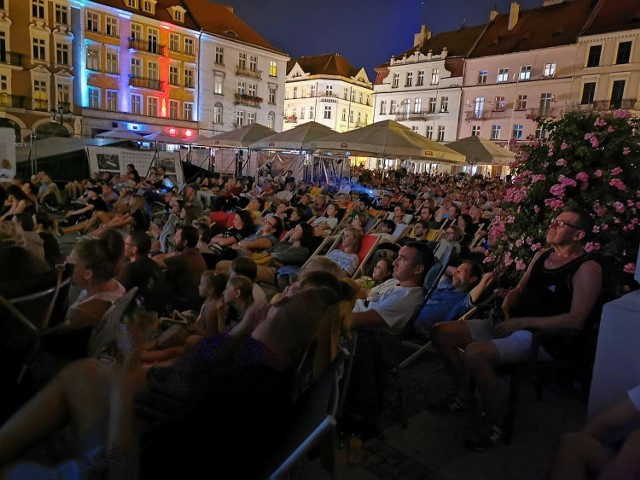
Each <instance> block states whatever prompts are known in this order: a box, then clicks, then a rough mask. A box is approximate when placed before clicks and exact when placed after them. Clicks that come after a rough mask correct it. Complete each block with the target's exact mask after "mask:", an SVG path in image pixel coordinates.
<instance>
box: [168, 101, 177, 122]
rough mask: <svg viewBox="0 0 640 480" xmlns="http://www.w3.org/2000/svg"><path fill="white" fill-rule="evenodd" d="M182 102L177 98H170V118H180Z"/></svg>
mask: <svg viewBox="0 0 640 480" xmlns="http://www.w3.org/2000/svg"><path fill="white" fill-rule="evenodd" d="M179 106H180V102H178V101H177V100H169V118H173V119H175V118H178V107H179Z"/></svg>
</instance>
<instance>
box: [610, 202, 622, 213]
mask: <svg viewBox="0 0 640 480" xmlns="http://www.w3.org/2000/svg"><path fill="white" fill-rule="evenodd" d="M613 208H614V209H615V211H616V212H618V213H624V204H623V203H622V202H617V201H616V202H613Z"/></svg>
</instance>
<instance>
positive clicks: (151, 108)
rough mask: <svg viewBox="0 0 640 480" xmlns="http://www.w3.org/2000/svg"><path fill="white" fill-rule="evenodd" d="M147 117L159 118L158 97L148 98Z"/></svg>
mask: <svg viewBox="0 0 640 480" xmlns="http://www.w3.org/2000/svg"><path fill="white" fill-rule="evenodd" d="M147 115H150V116H152V117H157V116H158V97H147Z"/></svg>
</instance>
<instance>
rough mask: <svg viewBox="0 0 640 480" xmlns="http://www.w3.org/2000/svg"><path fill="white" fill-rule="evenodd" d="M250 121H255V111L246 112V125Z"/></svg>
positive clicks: (249, 123)
mask: <svg viewBox="0 0 640 480" xmlns="http://www.w3.org/2000/svg"><path fill="white" fill-rule="evenodd" d="M252 123H256V114H255V112H247V125H251V124H252Z"/></svg>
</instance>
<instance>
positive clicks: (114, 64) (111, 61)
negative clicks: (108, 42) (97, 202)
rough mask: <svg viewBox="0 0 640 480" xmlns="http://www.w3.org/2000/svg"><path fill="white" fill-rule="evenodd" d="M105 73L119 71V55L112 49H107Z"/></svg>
mask: <svg viewBox="0 0 640 480" xmlns="http://www.w3.org/2000/svg"><path fill="white" fill-rule="evenodd" d="M107 73H120V55H119V54H118V52H116V51H114V50H107Z"/></svg>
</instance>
